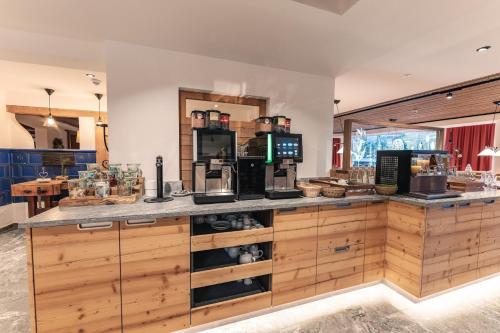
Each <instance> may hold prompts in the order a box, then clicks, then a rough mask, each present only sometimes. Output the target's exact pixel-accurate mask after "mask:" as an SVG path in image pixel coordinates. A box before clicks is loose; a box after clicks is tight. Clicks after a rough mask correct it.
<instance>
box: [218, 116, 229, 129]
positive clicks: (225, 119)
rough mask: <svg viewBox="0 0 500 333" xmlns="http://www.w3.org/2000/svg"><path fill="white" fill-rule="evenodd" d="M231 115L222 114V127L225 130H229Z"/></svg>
mask: <svg viewBox="0 0 500 333" xmlns="http://www.w3.org/2000/svg"><path fill="white" fill-rule="evenodd" d="M230 118H231V115H230V114H229V113H221V114H220V127H221V128H222V129H223V130H229V119H230Z"/></svg>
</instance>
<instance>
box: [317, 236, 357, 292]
mask: <svg viewBox="0 0 500 333" xmlns="http://www.w3.org/2000/svg"><path fill="white" fill-rule="evenodd" d="M363 265H364V245H362V244H359V245H353V246H345V247H342V248H337V249H335V250H333V251H331V253H330V255H328V256H326V255H323V256H318V267H317V286H316V293H317V294H322V293H326V292H329V291H334V290H339V289H343V288H348V287H352V286H356V285H359V284H361V283H363Z"/></svg>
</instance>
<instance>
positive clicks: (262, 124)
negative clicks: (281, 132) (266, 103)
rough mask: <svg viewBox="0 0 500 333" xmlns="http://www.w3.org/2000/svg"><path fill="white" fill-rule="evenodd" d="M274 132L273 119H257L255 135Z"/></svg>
mask: <svg viewBox="0 0 500 333" xmlns="http://www.w3.org/2000/svg"><path fill="white" fill-rule="evenodd" d="M272 131H273V119H272V118H271V117H259V118H257V119H255V133H269V132H272Z"/></svg>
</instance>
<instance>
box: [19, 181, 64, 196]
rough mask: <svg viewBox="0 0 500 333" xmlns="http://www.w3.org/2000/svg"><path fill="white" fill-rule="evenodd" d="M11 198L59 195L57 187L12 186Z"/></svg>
mask: <svg viewBox="0 0 500 333" xmlns="http://www.w3.org/2000/svg"><path fill="white" fill-rule="evenodd" d="M11 190H12V196H17V197H19V196H25V197H32V196H38V195H58V194H60V193H61V191H60V187H59V186H57V187H56V186H53V185H21V184H19V185H16V184H14V185H12V186H11Z"/></svg>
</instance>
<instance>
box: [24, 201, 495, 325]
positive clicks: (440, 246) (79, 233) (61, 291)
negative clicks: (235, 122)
mask: <svg viewBox="0 0 500 333" xmlns="http://www.w3.org/2000/svg"><path fill="white" fill-rule="evenodd" d="M222 214H224V216H222ZM227 214H230V215H233V217H232V218H230V217H229V216H228V215H227ZM214 215H216V218H214V221H213V222H216V221H215V220H224V219H227V220H231V219H232V220H233V221H234V220H235V218H236V216H239V217H240V218H241V220H242V221H245V220H248V221H250V220H253V221H254V225H253V226H252V227H248V228H244V227H243V228H242V227H241V226H240V227H234V226H233V227H230V228H226V229H224V228H222V229H218V226H217V228H214V227H213V226H212V227H210V226H211V225H210V224H209V222H210V220H211V218H212V217H213V216H214ZM207 221H208V222H207ZM235 223H236V222H235ZM19 226H20V227H21V228H25V229H26V238H27V244H28V256H27V257H28V273H29V274H30V279H29V281H30V282H31V285H30V287H31V295H30V296H31V297H30V301H31V315H32V331H33V332H37V333H43V332H59V331H71V332H73V331H75V332H77V331H82V332H83V331H84V332H94V331H107V332H138V331H162V332H163V331H164V332H169V331H174V330H178V329H182V328H187V327H190V326H196V325H200V324H204V323H208V322H213V321H217V320H221V319H225V318H229V317H234V316H238V315H242V314H248V313H249V312H253V311H257V310H263V309H268V308H271V307H273V306H277V305H282V304H287V303H290V302H294V301H299V300H304V299H307V298H310V297H314V296H318V295H325V294H328V293H330V292H333V291H338V290H343V289H346V288H350V287H355V286H362V285H365V284H368V283H375V282H381V281H388V282H389V285H391V286H393V287H395V288H398V289H399V290H400V291H403V292H404V293H406V294H407V295H408V296H409V297H411V298H412V299H413V300H415V299H421V298H424V297H428V296H430V295H435V294H437V293H439V292H443V291H446V290H447V289H450V288H453V287H456V286H460V285H463V284H465V283H469V282H472V281H474V280H476V279H479V278H482V277H486V276H488V275H492V274H495V273H497V272H500V192H476V193H465V194H464V195H463V196H462V197H460V198H451V199H440V200H432V201H427V200H422V199H414V198H410V197H403V196H391V197H384V196H377V195H372V196H358V197H349V198H342V199H330V198H322V197H319V198H300V199H287V200H267V199H262V200H253V201H240V202H235V203H230V204H211V205H194V204H193V203H192V201H191V199H190V198H177V199H175V200H174V201H171V202H167V203H158V204H146V203H136V204H131V205H116V206H102V207H79V208H54V209H51V210H49V211H47V212H44V213H42V214H40V215H37V216H34V217H33V218H30V219H28V220H27V221H26V222H24V223H21V224H20V225H19ZM256 226H258V227H256ZM251 251H253V252H252V253H254V254H249V253H250V252H251ZM54 318H57V320H54Z"/></svg>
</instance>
